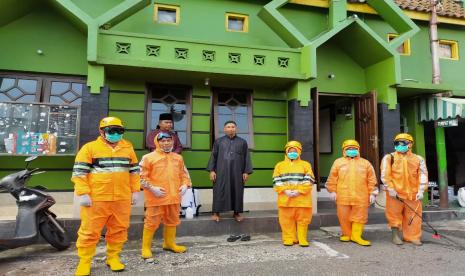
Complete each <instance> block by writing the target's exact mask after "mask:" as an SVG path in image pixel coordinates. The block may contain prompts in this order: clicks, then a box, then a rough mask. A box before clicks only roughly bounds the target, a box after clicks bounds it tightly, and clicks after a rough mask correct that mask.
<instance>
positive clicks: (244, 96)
mask: <svg viewBox="0 0 465 276" xmlns="http://www.w3.org/2000/svg"><path fill="white" fill-rule="evenodd" d="M227 121H235V122H236V124H237V135H238V136H239V137H241V138H244V139H245V140H246V141H247V143H248V145H249V147H253V139H252V138H253V133H252V107H251V93H249V92H246V91H240V90H239V91H237V90H234V91H233V90H219V91H217V92H216V94H215V135H216V138H219V137H221V136H223V135H224V131H223V129H224V124H225V123H226V122H227Z"/></svg>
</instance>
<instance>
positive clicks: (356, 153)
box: [346, 149, 358, 157]
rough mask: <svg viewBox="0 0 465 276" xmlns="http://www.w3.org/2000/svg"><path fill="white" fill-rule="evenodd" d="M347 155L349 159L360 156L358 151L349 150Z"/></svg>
mask: <svg viewBox="0 0 465 276" xmlns="http://www.w3.org/2000/svg"><path fill="white" fill-rule="evenodd" d="M346 155H347V156H349V157H356V156H357V155H358V150H357V149H348V150H346Z"/></svg>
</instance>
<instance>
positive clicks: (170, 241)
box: [163, 225, 187, 253]
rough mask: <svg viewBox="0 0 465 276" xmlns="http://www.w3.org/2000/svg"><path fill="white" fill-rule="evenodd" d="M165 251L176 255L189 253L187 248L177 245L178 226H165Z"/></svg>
mask: <svg viewBox="0 0 465 276" xmlns="http://www.w3.org/2000/svg"><path fill="white" fill-rule="evenodd" d="M163 250H168V251H171V252H174V253H184V252H186V251H187V248H186V247H185V246H181V245H176V226H166V225H165V226H163Z"/></svg>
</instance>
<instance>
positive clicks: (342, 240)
mask: <svg viewBox="0 0 465 276" xmlns="http://www.w3.org/2000/svg"><path fill="white" fill-rule="evenodd" d="M339 240H340V241H341V242H349V241H350V237H349V236H341V237H340V238H339Z"/></svg>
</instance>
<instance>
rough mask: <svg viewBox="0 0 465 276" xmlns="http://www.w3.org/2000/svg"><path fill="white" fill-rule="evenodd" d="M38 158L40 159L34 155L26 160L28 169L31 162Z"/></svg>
mask: <svg viewBox="0 0 465 276" xmlns="http://www.w3.org/2000/svg"><path fill="white" fill-rule="evenodd" d="M37 157H38V156H37V155H32V156H29V157H28V158H26V160H25V161H26V169H27V167H29V163H30V162H31V161H34V160H35V159H36V158H37Z"/></svg>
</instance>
